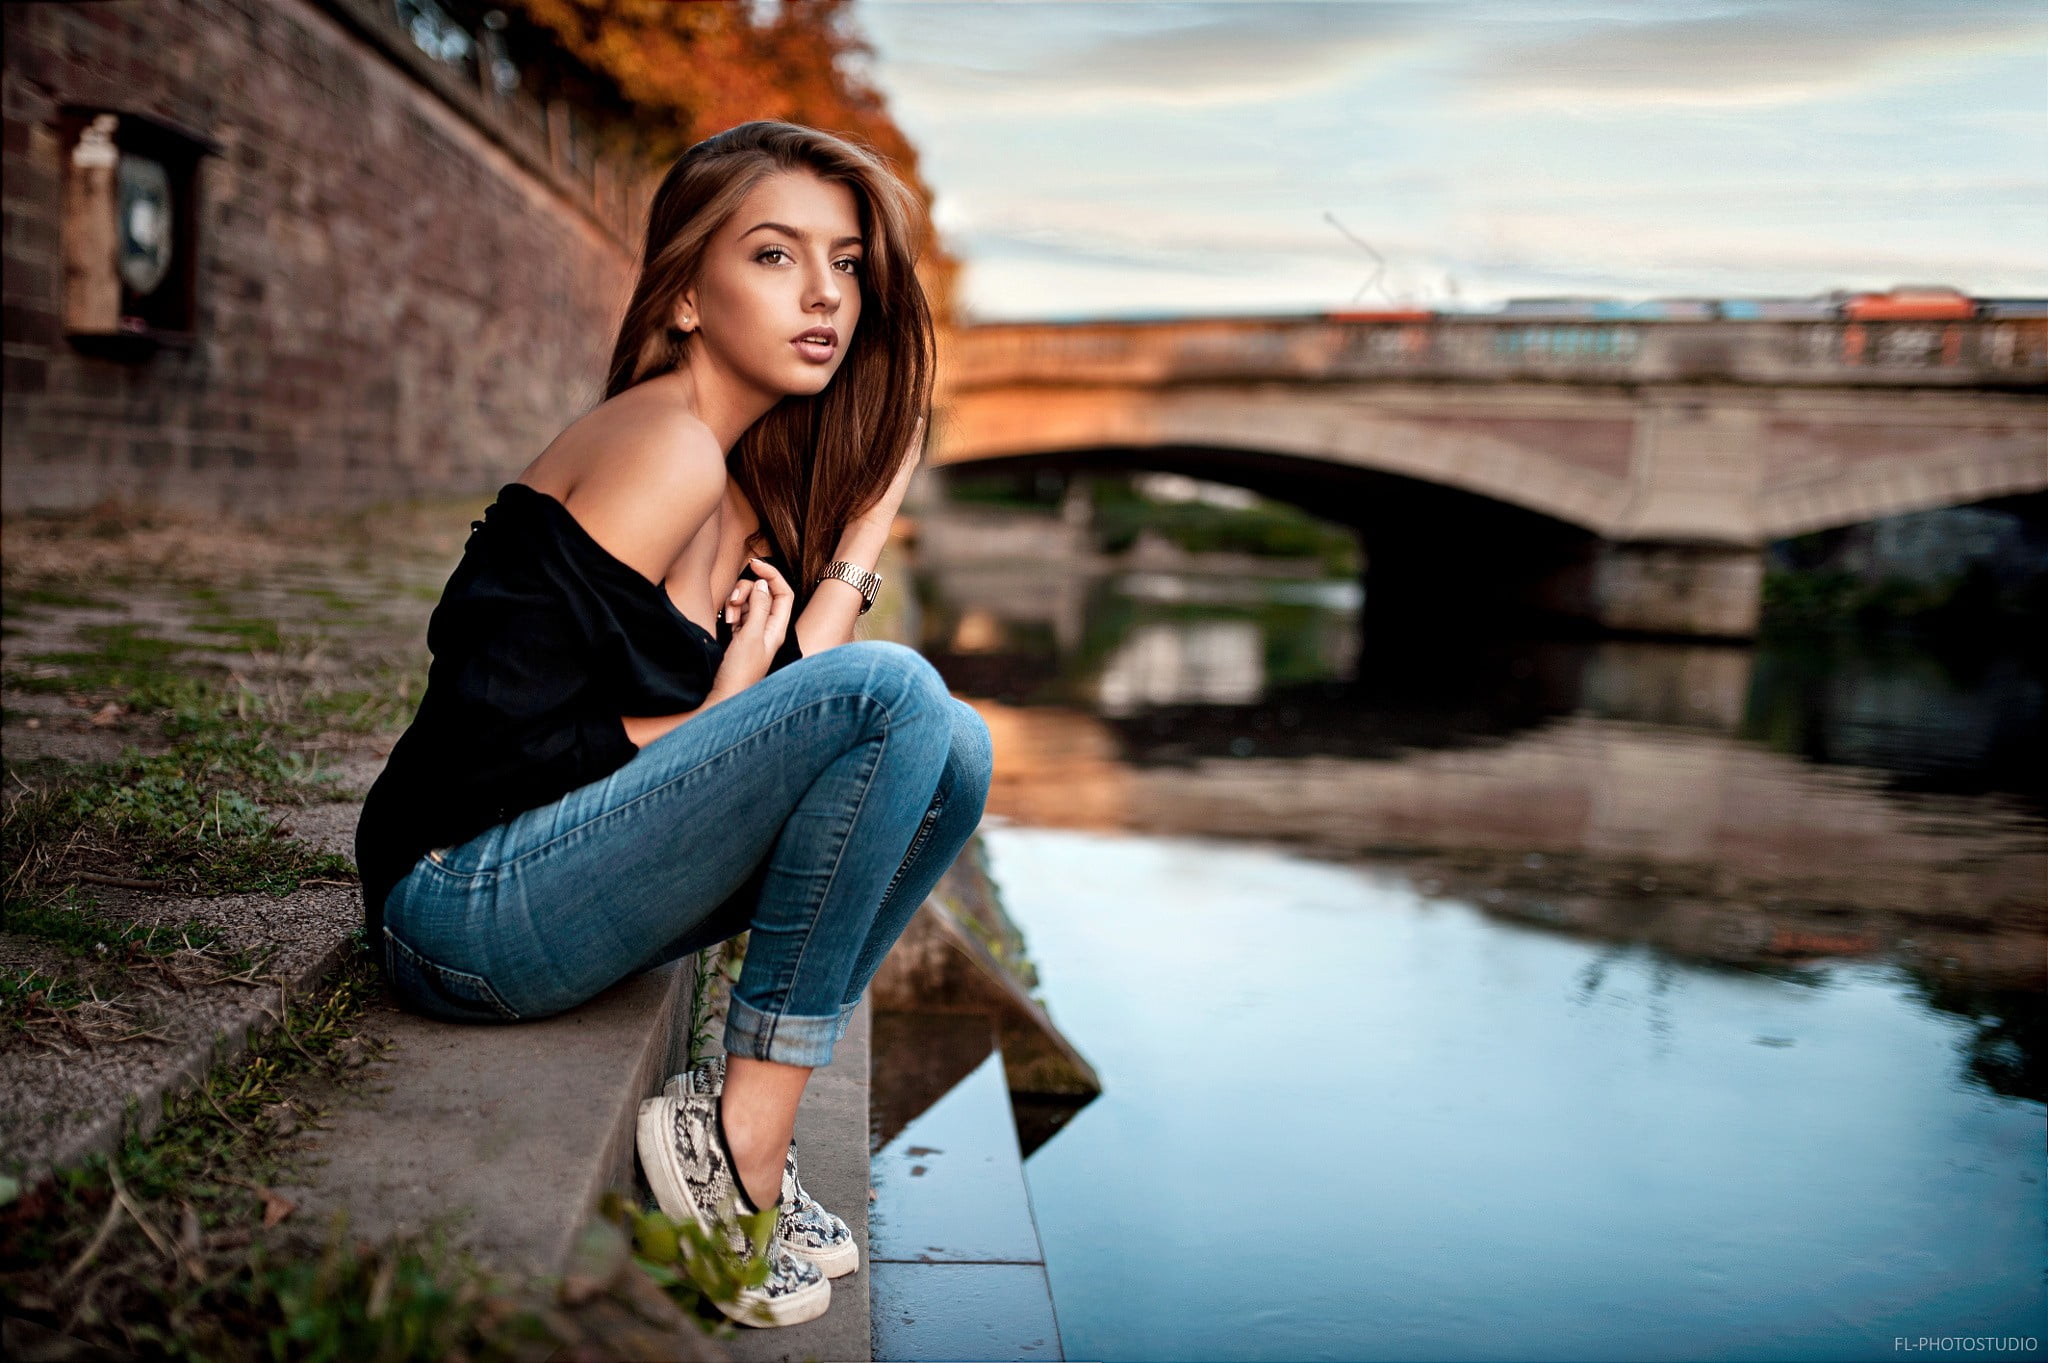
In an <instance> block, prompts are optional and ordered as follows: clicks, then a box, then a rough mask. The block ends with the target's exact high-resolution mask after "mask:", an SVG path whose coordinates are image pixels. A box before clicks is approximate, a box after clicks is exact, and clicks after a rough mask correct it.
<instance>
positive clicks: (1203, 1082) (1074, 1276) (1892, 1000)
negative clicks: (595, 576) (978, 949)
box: [985, 822, 2048, 1360]
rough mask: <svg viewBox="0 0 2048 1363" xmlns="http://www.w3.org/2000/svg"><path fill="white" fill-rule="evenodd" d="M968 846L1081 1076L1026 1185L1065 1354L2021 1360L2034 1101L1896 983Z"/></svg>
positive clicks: (1346, 876) (1082, 851)
mask: <svg viewBox="0 0 2048 1363" xmlns="http://www.w3.org/2000/svg"><path fill="white" fill-rule="evenodd" d="M985 835H986V837H987V840H988V843H989V848H990V857H991V862H992V865H993V867H994V870H995V872H996V874H997V876H998V878H999V879H1000V881H1001V882H1002V884H1003V885H1004V887H1005V890H1004V893H1005V897H1006V899H1007V901H1008V903H1009V906H1010V909H1011V912H1012V913H1013V914H1014V915H1015V917H1016V918H1017V920H1018V922H1019V923H1020V924H1021V925H1022V926H1023V928H1024V931H1025V932H1026V933H1027V934H1028V936H1029V938H1030V942H1031V946H1032V950H1033V953H1034V955H1035V957H1036V959H1037V961H1038V965H1039V969H1040V971H1041V974H1042V976H1043V978H1044V980H1045V981H1046V995H1047V1001H1048V1003H1049V1004H1050V1006H1051V1007H1052V1008H1053V1010H1054V1011H1055V1012H1056V1013H1057V1015H1058V1016H1059V1017H1060V1018H1061V1020H1062V1022H1063V1024H1064V1025H1065V1026H1066V1027H1067V1028H1068V1029H1069V1030H1070V1031H1071V1033H1072V1034H1073V1035H1074V1036H1075V1037H1076V1038H1077V1039H1078V1040H1079V1041H1080V1042H1081V1044H1084V1045H1087V1046H1088V1047H1089V1054H1090V1056H1091V1058H1093V1059H1094V1060H1095V1062H1096V1064H1097V1066H1098V1069H1099V1070H1100V1073H1101V1075H1102V1079H1103V1093H1102V1096H1101V1097H1100V1098H1099V1099H1097V1100H1096V1101H1095V1102H1094V1103H1092V1104H1090V1105H1089V1106H1088V1107H1086V1108H1084V1109H1083V1110H1082V1111H1081V1112H1080V1113H1078V1114H1077V1115H1076V1116H1075V1117H1074V1119H1073V1121H1072V1122H1071V1123H1070V1124H1069V1125H1068V1126H1067V1127H1066V1128H1065V1129H1064V1130H1062V1131H1061V1132H1060V1133H1059V1134H1058V1135H1057V1136H1056V1137H1055V1138H1054V1139H1053V1140H1051V1141H1050V1142H1048V1143H1047V1144H1046V1145H1045V1147H1044V1148H1043V1149H1041V1150H1040V1151H1038V1153H1037V1154H1035V1155H1034V1156H1033V1157H1032V1158H1031V1160H1030V1162H1029V1163H1028V1164H1027V1166H1026V1171H1027V1174H1028V1176H1029V1180H1030V1192H1031V1200H1032V1204H1033V1207H1034V1209H1035V1211H1036V1213H1037V1224H1038V1229H1039V1234H1040V1237H1041V1239H1042V1242H1043V1246H1044V1253H1045V1263H1046V1267H1047V1271H1048V1273H1049V1274H1050V1277H1051V1282H1052V1288H1053V1296H1054V1300H1055V1302H1056V1303H1057V1306H1058V1310H1059V1318H1060V1324H1061V1330H1062V1333H1063V1335H1064V1337H1065V1341H1066V1346H1067V1349H1068V1352H1069V1355H1070V1356H1072V1357H1080V1358H1101V1359H1178V1358H1218V1359H1221V1358H1231V1359H1307V1358H1327V1359H1387V1358H1398V1359H1480V1358H1496V1359H1644V1358H1737V1359H1769V1360H1781V1359H1868V1358H1880V1357H1891V1356H1893V1349H1892V1340H1893V1338H1894V1337H1896V1336H1901V1335H1903V1336H1906V1337H1908V1338H1917V1337H1920V1336H1925V1335H1935V1334H1952V1333H1963V1332H1968V1333H1970V1334H1973V1335H1975V1334H1998V1335H2006V1334H2020V1335H2028V1334H2031V1335H2033V1336H2034V1337H2035V1338H2036V1340H2037V1341H2038V1340H2040V1339H2042V1338H2043V1337H2048V1328H2044V1323H2048V1318H2044V1307H2043V1301H2042V1285H2041V1281H2040V1266H2041V1264H2042V1262H2043V1260H2044V1256H2048V1237H2044V1233H2043V1219H2042V1214H2041V1179H2040V1172H2041V1170H2040V1152H2041V1148H2042V1139H2043V1134H2044V1130H2043V1121H2042V1108H2041V1105H2040V1104H2039V1103H2038V1102H2030V1101H2025V1100H2021V1099H2016V1098H2005V1097H1997V1096H1993V1095H1991V1094H1987V1093H1986V1092H1985V1091H1984V1090H1983V1089H1982V1088H1981V1087H1977V1086H1976V1085H1975V1084H1974V1083H1972V1082H1970V1080H1969V1077H1968V1070H1967V1068H1966V1067H1959V1065H1958V1063H1957V1062H1958V1056H1959V1053H1964V1052H1968V1051H1970V1050H1972V1049H1973V1048H1975V1047H1976V1046H1977V1041H1976V1040H1975V1038H1973V1037H1971V1036H1968V1035H1965V1034H1963V1029H1960V1028H1958V1027H1957V1026H1955V1025H1954V1023H1953V1019H1952V1017H1951V1016H1950V1015H1949V1014H1948V1013H1946V1012H1943V1011H1938V1010H1930V1009H1928V1008H1927V1007H1925V1006H1922V1005H1923V1004H1924V1003H1925V1002H1926V999H1925V997H1924V995H1922V994H1921V993H1920V992H1919V986H1917V985H1915V984H1914V983H1913V982H1912V981H1910V980H1908V979H1906V978H1904V977H1903V976H1902V975H1901V974H1900V973H1899V972H1898V970H1897V968H1896V967H1890V966H1883V965H1872V964H1860V963H1840V962H1837V963H1831V964H1829V965H1827V966H1825V967H1817V966H1806V967H1792V968H1787V967H1772V968H1767V969H1741V970H1737V969H1730V968H1726V967H1721V966H1716V965H1714V964H1712V963H1711V962H1701V961H1685V960H1680V959H1677V958H1675V957H1673V956H1671V955H1670V954H1668V953H1666V952H1664V951H1662V950H1659V949H1657V948H1655V947H1651V946H1646V945H1642V944H1638V943H1630V942H1616V941H1606V940H1601V939H1599V938H1597V937H1574V936H1569V935H1563V934H1558V933H1555V932H1551V931H1548V930H1545V929H1544V927H1543V926H1542V925H1540V924H1530V923H1516V922H1507V921H1502V920H1501V919H1499V918H1497V917H1494V916H1492V915H1491V914H1489V913H1483V912H1481V911H1479V910H1478V909H1477V908H1476V907H1475V906H1474V905H1473V904H1471V903H1470V902H1468V901H1467V900H1465V899H1464V898H1463V897H1462V896H1458V895H1452V894H1448V893H1438V894H1430V893H1426V892H1424V891H1423V890H1421V889H1420V887H1418V886H1417V885H1415V884H1414V883H1413V882H1412V881H1410V880H1409V879H1408V878H1407V877H1405V876H1403V875H1400V874H1395V873H1391V872H1388V871H1385V870H1378V869H1374V868H1368V867H1357V866H1343V865H1336V864H1332V863H1321V862H1315V861H1310V860H1304V859H1302V858H1299V857H1296V856H1293V855H1290V854H1288V853H1286V852H1284V851H1281V850H1279V849H1271V848H1262V847H1247V846H1243V845H1241V844H1238V845H1232V844H1224V843H1220V842H1217V841H1215V840H1211V839H1190V838H1171V837H1157V836H1141V835H1129V834H1109V833H1099V832H1090V831H1079V830H1071V829H1044V828H1025V827H1021V826H1016V825H1011V824H1008V823H1007V822H998V823H996V824H994V825H992V826H991V827H989V828H988V829H986V830H985ZM2004 1356H2021V1357H2025V1356H2038V1351H2035V1352H2034V1353H2032V1354H2030V1353H2029V1352H2028V1351H2025V1350H2022V1351H2019V1352H2018V1353H2017V1354H2016V1355H2015V1354H2008V1355H2004Z"/></svg>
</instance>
